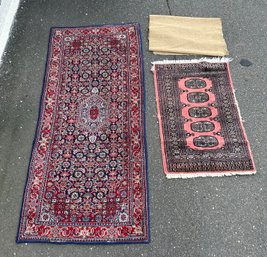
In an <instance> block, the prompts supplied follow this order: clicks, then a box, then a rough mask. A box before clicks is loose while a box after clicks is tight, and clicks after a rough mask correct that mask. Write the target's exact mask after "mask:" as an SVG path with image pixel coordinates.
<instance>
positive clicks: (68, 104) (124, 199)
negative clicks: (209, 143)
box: [17, 24, 149, 243]
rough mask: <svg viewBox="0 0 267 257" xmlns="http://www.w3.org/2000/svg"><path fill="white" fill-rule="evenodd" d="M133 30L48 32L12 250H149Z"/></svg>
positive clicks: (136, 37)
mask: <svg viewBox="0 0 267 257" xmlns="http://www.w3.org/2000/svg"><path fill="white" fill-rule="evenodd" d="M140 44H141V42H140V29H139V25H137V24H126V25H114V26H95V27H80V28H53V29H51V35H50V44H49V52H48V59H47V68H46V76H45V81H44V87H43V95H42V103H41V109H40V117H39V122H38V128H37V133H36V138H35V143H34V146H33V150H32V155H31V160H30V166H29V172H28V179H27V183H26V187H25V193H24V198H23V206H22V210H21V218H20V226H19V231H18V238H17V242H56V243H140V242H148V240H149V236H148V207H147V178H146V157H145V138H144V92H143V90H144V85H143V73H142V57H141V47H140Z"/></svg>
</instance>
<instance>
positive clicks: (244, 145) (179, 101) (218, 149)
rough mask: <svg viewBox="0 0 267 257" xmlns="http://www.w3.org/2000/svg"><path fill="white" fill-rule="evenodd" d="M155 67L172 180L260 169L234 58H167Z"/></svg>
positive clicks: (164, 145) (167, 169)
mask: <svg viewBox="0 0 267 257" xmlns="http://www.w3.org/2000/svg"><path fill="white" fill-rule="evenodd" d="M153 71H154V81H155V89H156V98H157V107H158V117H159V125H160V135H161V145H162V158H163V167H164V172H165V174H166V175H167V178H190V177H205V176H230V175H237V174H239V175H246V174H253V173H255V172H256V171H255V166H254V163H253V160H252V155H251V151H250V147H249V143H248V140H247V137H246V134H245V131H244V128H243V125H242V122H241V120H240V116H239V112H238V107H237V104H236V100H235V96H234V91H233V85H232V80H231V76H230V72H229V63H228V62H224V61H223V60H216V59H211V60H209V59H208V60H206V61H203V60H201V61H194V60H192V61H191V62H190V61H189V62H187V61H163V62H155V63H154V66H153Z"/></svg>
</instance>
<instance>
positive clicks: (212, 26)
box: [149, 15, 228, 56]
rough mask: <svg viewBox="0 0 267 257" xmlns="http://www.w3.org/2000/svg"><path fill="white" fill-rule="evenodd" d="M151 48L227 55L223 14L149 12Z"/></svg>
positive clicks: (163, 51)
mask: <svg viewBox="0 0 267 257" xmlns="http://www.w3.org/2000/svg"><path fill="white" fill-rule="evenodd" d="M149 50H150V51H153V53H154V54H161V55H168V54H169V55H209V56H225V55H228V50H227V45H226V42H225V40H224V38H223V32H222V21H221V19H220V18H191V17H178V16H165V15H150V16H149Z"/></svg>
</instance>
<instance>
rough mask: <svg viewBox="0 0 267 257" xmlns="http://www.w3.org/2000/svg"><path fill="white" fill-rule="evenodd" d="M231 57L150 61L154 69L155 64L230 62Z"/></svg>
mask: <svg viewBox="0 0 267 257" xmlns="http://www.w3.org/2000/svg"><path fill="white" fill-rule="evenodd" d="M232 60H233V59H232V58H230V57H214V58H207V57H203V58H200V59H188V60H163V61H155V62H152V64H153V66H152V68H151V71H154V68H155V64H181V63H200V62H209V63H224V62H228V63H229V62H231V61H232Z"/></svg>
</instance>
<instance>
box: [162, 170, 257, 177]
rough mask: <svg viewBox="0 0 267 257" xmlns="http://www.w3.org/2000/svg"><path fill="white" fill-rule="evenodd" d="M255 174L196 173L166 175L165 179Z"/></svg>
mask: <svg viewBox="0 0 267 257" xmlns="http://www.w3.org/2000/svg"><path fill="white" fill-rule="evenodd" d="M254 174H256V171H251V172H244V171H239V172H227V173H222V172H220V173H219V172H217V173H216V172H214V173H197V174H166V177H167V178H168V179H172V178H182V179H187V178H200V177H201V178H205V177H230V176H236V175H242V176H245V175H254Z"/></svg>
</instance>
